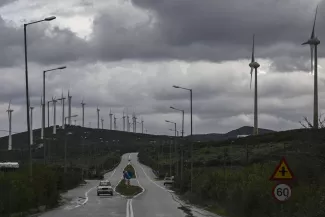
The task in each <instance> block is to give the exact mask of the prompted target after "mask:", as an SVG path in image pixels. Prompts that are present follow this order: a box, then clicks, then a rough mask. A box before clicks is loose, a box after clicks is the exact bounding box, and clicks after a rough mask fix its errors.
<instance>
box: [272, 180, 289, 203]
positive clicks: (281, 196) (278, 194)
mask: <svg viewBox="0 0 325 217" xmlns="http://www.w3.org/2000/svg"><path fill="white" fill-rule="evenodd" d="M273 196H274V198H275V199H277V200H278V201H281V202H282V201H286V200H288V199H289V198H290V197H291V188H290V186H289V185H286V184H278V185H276V186H275V187H274V189H273Z"/></svg>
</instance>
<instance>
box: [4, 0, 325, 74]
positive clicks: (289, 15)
mask: <svg viewBox="0 0 325 217" xmlns="http://www.w3.org/2000/svg"><path fill="white" fill-rule="evenodd" d="M88 3H89V1H83V2H81V3H80V4H81V5H83V4H85V5H84V7H89V4H88ZM132 3H133V6H136V7H138V8H141V9H145V10H143V11H142V12H141V13H142V15H143V14H146V13H147V15H148V17H149V18H148V19H147V20H145V19H143V18H144V17H145V16H143V17H142V18H139V17H138V16H139V14H140V12H136V13H135V12H134V10H135V9H134V8H133V9H132V8H129V9H130V13H129V14H127V12H126V11H127V10H125V11H121V13H115V12H112V11H109V10H108V11H105V12H103V11H101V12H99V13H98V14H97V16H96V17H95V19H94V21H93V24H94V25H93V31H92V34H91V37H90V40H88V41H86V40H84V39H81V38H79V37H77V36H76V35H75V33H73V32H72V31H70V30H68V29H59V28H54V29H52V30H51V31H49V32H50V34H49V35H48V34H47V33H48V32H46V31H45V29H46V27H47V26H46V23H42V24H37V25H35V26H34V25H33V26H29V27H28V43H29V46H28V49H29V60H30V61H34V62H38V63H41V64H58V63H63V62H68V61H75V60H83V61H85V60H86V61H91V60H92V61H94V60H95V61H98V60H103V61H117V60H123V59H135V60H140V61H142V60H171V59H179V60H186V61H198V60H208V61H214V62H222V61H227V60H238V59H242V58H250V55H251V54H250V52H251V43H252V34H253V33H255V34H256V56H257V59H259V58H270V59H272V60H273V61H274V62H273V63H272V67H273V68H275V69H276V70H278V71H293V70H308V69H309V67H308V59H309V54H310V52H309V48H308V47H307V46H306V47H303V46H301V43H302V42H304V41H305V40H307V39H308V37H309V36H310V32H311V27H312V19H313V14H314V11H315V6H316V3H315V2H314V3H313V2H309V1H300V2H296V1H294V0H283V1H274V0H265V1H262V0H246V1H242V0H227V1H215V0H201V1H197V0H187V1H183V0H173V1H160V0H132ZM126 5H128V4H127V3H126ZM148 11H149V12H148ZM323 11H325V7H324V1H321V3H320V6H319V14H318V21H317V28H316V33H317V35H318V36H319V38H320V40H321V41H322V38H323V35H324V34H325V29H324V28H321V26H323V25H324V24H325V23H324V20H325V19H324V18H325V15H323V14H324V13H323ZM133 12H134V14H133ZM133 15H134V18H133V17H132V16H133ZM138 18H139V20H137V19H138ZM53 22H55V21H53ZM131 23H132V24H131ZM0 28H2V31H1V33H0V38H1V39H0V47H2V50H3V51H4V52H1V54H0V65H1V66H12V65H15V64H19V63H20V64H21V63H23V43H22V40H23V38H22V37H23V31H22V28H21V27H20V28H18V29H16V28H12V27H9V26H7V25H6V23H5V22H4V21H3V20H2V19H1V20H0ZM319 53H320V57H324V56H325V46H324V45H323V43H321V44H320V49H319Z"/></svg>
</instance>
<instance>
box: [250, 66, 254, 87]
mask: <svg viewBox="0 0 325 217" xmlns="http://www.w3.org/2000/svg"><path fill="white" fill-rule="evenodd" d="M253 69H254V68H253V67H252V68H251V82H250V85H249V89H252V79H253Z"/></svg>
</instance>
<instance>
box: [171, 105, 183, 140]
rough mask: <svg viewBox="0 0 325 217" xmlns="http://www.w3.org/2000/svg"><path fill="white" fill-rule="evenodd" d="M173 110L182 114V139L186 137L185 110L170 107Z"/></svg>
mask: <svg viewBox="0 0 325 217" xmlns="http://www.w3.org/2000/svg"><path fill="white" fill-rule="evenodd" d="M170 108H171V109H174V110H176V111H180V112H182V137H184V110H182V109H177V108H175V107H173V106H170Z"/></svg>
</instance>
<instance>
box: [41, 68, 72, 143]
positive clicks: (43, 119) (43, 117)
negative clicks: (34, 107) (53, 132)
mask: <svg viewBox="0 0 325 217" xmlns="http://www.w3.org/2000/svg"><path fill="white" fill-rule="evenodd" d="M65 68H67V67H66V66H61V67H57V68H54V69H48V70H44V71H43V108H42V128H43V129H45V74H46V72H51V71H55V70H61V69H65ZM62 98H63V96H62ZM48 120H49V118H48ZM48 125H49V121H48ZM44 137H45V135H44Z"/></svg>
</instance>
